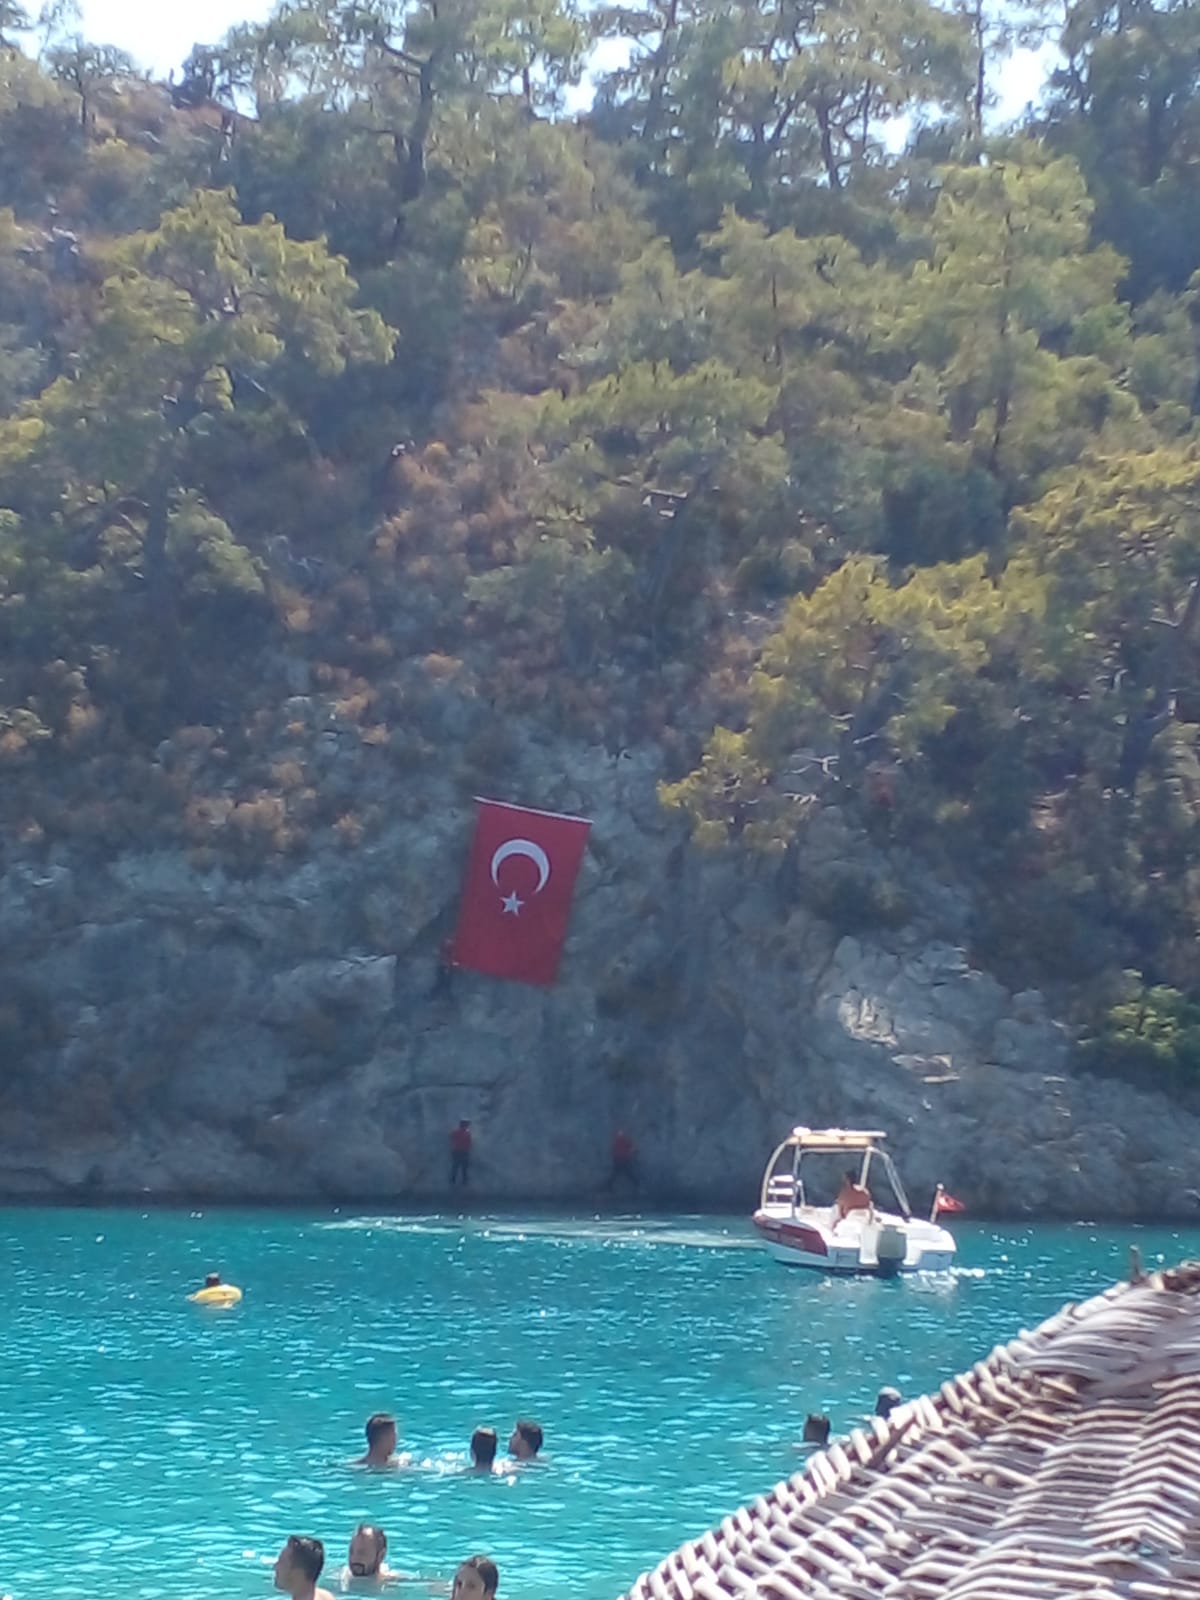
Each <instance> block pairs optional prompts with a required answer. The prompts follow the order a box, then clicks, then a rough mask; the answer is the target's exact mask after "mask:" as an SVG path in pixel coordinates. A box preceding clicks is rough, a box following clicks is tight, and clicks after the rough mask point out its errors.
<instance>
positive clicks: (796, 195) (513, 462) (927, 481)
mask: <svg viewBox="0 0 1200 1600" xmlns="http://www.w3.org/2000/svg"><path fill="white" fill-rule="evenodd" d="M69 11H70V7H69V6H59V7H51V8H49V9H48V10H47V12H46V13H45V26H44V27H43V29H42V31H43V33H44V34H45V39H44V49H43V58H42V65H41V66H39V65H37V64H35V63H34V62H33V61H32V60H30V59H28V58H27V57H26V56H25V55H24V54H22V53H21V52H20V51H19V50H17V49H15V48H13V47H12V45H11V42H8V41H9V34H8V33H6V32H5V30H9V31H10V32H11V31H13V30H14V29H15V27H16V26H17V25H18V24H19V22H20V16H19V8H18V7H15V6H11V5H10V6H8V7H7V8H6V7H5V6H4V5H3V4H2V3H0V646H2V648H3V681H2V683H0V759H2V760H3V763H4V770H5V778H6V783H5V784H4V785H2V786H0V816H2V817H3V820H4V824H5V828H6V834H5V837H6V839H9V840H11V841H12V842H13V843H12V847H13V848H14V849H28V850H37V849H41V848H44V847H46V845H47V843H50V844H52V843H53V842H54V841H55V840H57V839H59V838H64V837H65V838H69V839H70V840H71V842H72V847H73V848H77V849H86V850H88V851H91V852H95V854H96V855H97V857H98V858H99V857H102V856H103V854H104V853H105V852H106V851H109V852H111V850H113V849H116V848H120V847H121V846H122V845H123V844H124V843H125V842H127V841H129V840H131V839H140V838H147V837H155V836H158V835H164V836H166V837H169V838H171V839H173V840H175V841H176V842H181V843H183V844H184V845H186V846H187V847H188V848H190V849H192V850H194V851H195V852H197V860H198V861H201V860H203V861H204V862H209V863H211V862H214V861H216V860H217V859H221V860H224V861H225V862H226V863H229V862H232V863H233V864H234V865H235V866H236V868H237V869H238V870H245V871H250V870H253V871H259V870H267V869H268V868H269V867H270V864H271V863H272V862H273V861H275V860H276V858H278V857H282V856H283V855H285V854H287V853H289V852H295V851H298V850H300V849H302V848H304V847H305V846H306V845H307V843H308V842H309V841H310V840H311V839H312V838H314V837H316V836H317V835H319V836H320V837H322V838H325V839H326V840H327V841H328V842H329V843H330V844H331V846H332V845H336V846H337V847H338V848H346V849H353V848H356V847H357V846H358V844H359V842H360V841H362V840H364V839H365V838H367V837H369V835H370V832H371V830H372V828H373V827H374V826H375V825H376V823H375V820H374V818H375V817H376V815H377V811H378V808H377V806H375V805H373V804H372V803H371V802H369V801H368V800H366V799H364V798H363V795H364V793H365V794H369V793H370V791H371V781H372V774H373V773H377V772H378V770H380V766H379V764H382V770H383V771H384V772H385V774H386V780H387V784H388V790H389V794H390V795H391V796H392V797H393V799H394V803H395V804H397V805H400V806H404V805H406V804H409V803H415V802H413V801H412V792H411V791H409V790H408V789H407V788H406V785H405V783H404V781H403V779H404V775H405V774H406V773H407V772H409V771H411V770H412V769H413V768H414V767H417V766H421V767H422V768H425V767H429V766H431V765H432V764H433V763H434V762H437V763H438V764H439V766H440V767H444V768H445V771H446V781H447V782H448V783H458V784H459V785H460V786H464V785H465V786H469V785H470V784H472V783H476V782H480V781H483V780H482V779H480V778H479V774H480V773H481V772H482V773H484V774H485V776H486V773H487V772H488V771H493V770H494V771H496V772H497V773H501V772H502V773H503V774H504V775H505V777H506V779H507V777H508V776H510V775H511V772H512V771H514V770H515V765H514V763H517V764H519V757H520V754H521V752H522V750H524V749H525V747H526V741H527V740H530V739H534V740H536V739H541V738H547V739H548V738H551V737H564V736H565V737H569V738H571V739H574V740H576V741H579V742H582V743H586V744H589V745H593V746H601V747H603V748H605V749H607V750H609V751H610V752H612V753H618V752H620V751H621V749H622V748H623V747H625V746H630V745H633V744H637V743H648V742H653V743H654V744H655V745H656V746H657V747H658V748H659V749H660V751H661V754H662V760H663V762H664V768H665V772H666V773H667V775H668V780H669V781H667V782H666V783H665V784H664V787H663V791H662V793H663V799H664V801H665V803H666V804H668V805H670V806H672V807H674V808H676V809H677V810H678V812H679V813H680V815H681V816H682V817H683V818H685V819H686V821H687V824H688V825H689V827H690V829H691V834H692V838H693V840H694V841H695V843H696V845H697V846H699V847H701V848H711V849H723V848H726V847H728V846H729V845H730V843H731V842H734V841H739V840H740V841H741V842H742V843H743V844H745V845H749V846H753V847H754V848H755V849H757V850H760V851H763V852H766V853H768V855H770V856H772V857H775V858H778V863H777V867H776V865H773V864H769V863H768V864H765V865H762V866H761V867H760V869H759V870H762V871H763V872H764V873H765V874H767V875H774V874H775V873H776V871H778V874H779V877H780V881H781V882H782V881H783V880H784V879H787V878H788V875H789V874H791V873H793V870H794V872H795V873H798V874H799V879H804V877H805V869H804V867H803V864H802V862H803V857H804V850H803V848H802V846H800V844H799V841H800V837H801V835H802V834H803V832H804V830H805V829H806V828H807V827H808V826H809V824H810V823H813V822H815V821H817V820H818V819H821V820H822V821H824V822H827V823H829V824H830V826H832V827H835V829H837V830H841V831H842V834H843V836H844V837H845V838H846V839H847V840H850V841H853V840H855V839H856V838H857V839H869V840H870V841H871V849H870V850H869V851H864V852H863V855H862V858H861V860H860V859H858V858H856V857H854V856H853V855H850V856H848V858H847V863H844V865H843V867H842V868H839V869H838V870H837V871H833V872H828V873H826V874H824V875H823V876H822V875H821V874H815V875H813V881H811V882H810V881H807V880H805V881H804V882H803V885H802V887H803V891H804V893H805V894H806V895H807V896H808V898H809V900H810V902H811V903H813V904H815V905H819V906H820V907H821V909H822V910H823V913H824V914H825V915H826V916H827V917H828V918H829V919H830V921H831V922H832V923H833V924H835V925H836V926H837V927H839V928H842V929H846V930H849V929H858V928H865V927H871V926H877V925H880V924H885V925H890V926H895V925H899V924H900V923H902V922H903V921H904V920H905V919H906V918H907V917H908V916H909V915H910V914H911V913H912V911H913V909H914V908H912V907H910V905H909V904H908V901H907V898H906V895H905V893H904V892H903V891H902V890H901V888H900V887H899V886H898V885H899V883H900V881H901V879H902V878H903V881H905V882H907V881H908V880H907V875H905V874H900V873H899V872H898V871H897V870H896V869H895V865H894V864H895V862H896V861H897V860H898V859H899V858H898V856H897V854H896V852H897V850H898V849H899V848H901V847H903V848H904V849H907V850H910V851H913V852H916V853H918V854H920V855H922V856H923V857H925V858H927V859H931V860H936V861H937V862H938V863H939V865H941V866H943V867H947V868H949V869H951V870H952V871H953V873H954V874H955V875H957V876H958V877H960V878H961V877H967V878H968V879H970V880H971V881H972V882H973V883H974V884H975V886H976V889H977V891H978V893H977V903H978V905H979V907H980V911H979V915H978V917H977V925H976V927H975V929H974V937H975V939H976V941H977V943H978V946H979V948H980V950H981V951H983V952H984V954H985V955H986V957H987V959H988V960H989V961H990V962H992V963H994V964H996V965H997V967H998V969H999V970H1001V971H1003V972H1004V973H1005V974H1006V975H1008V976H1010V977H1011V978H1012V980H1013V981H1014V982H1015V981H1017V980H1018V978H1019V979H1020V981H1023V982H1028V981H1031V980H1032V981H1038V980H1039V979H1040V978H1041V977H1042V976H1043V975H1050V976H1052V977H1054V978H1056V979H1058V980H1060V981H1062V982H1064V983H1070V984H1076V983H1078V984H1084V983H1087V982H1089V981H1092V980H1094V979H1095V978H1096V977H1097V976H1098V975H1099V974H1100V973H1101V972H1102V970H1104V969H1107V968H1111V967H1112V966H1113V965H1114V964H1121V965H1129V964H1133V965H1136V966H1138V967H1139V968H1140V969H1141V970H1144V971H1147V972H1153V973H1154V974H1155V977H1156V979H1157V980H1158V981H1160V982H1161V983H1163V984H1170V985H1174V986H1175V988H1177V989H1178V990H1179V991H1180V992H1181V993H1184V992H1188V993H1190V991H1191V989H1192V988H1193V987H1194V971H1193V968H1194V958H1195V948H1196V937H1197V932H1198V930H1200V753H1198V748H1197V728H1198V727H1200V524H1198V522H1197V510H1196V508H1197V505H1200V468H1198V466H1197V459H1198V458H1197V454H1196V452H1197V416H1200V341H1198V340H1197V337H1196V327H1197V319H1198V313H1197V307H1198V305H1200V275H1197V268H1198V264H1200V244H1198V234H1197V222H1196V219H1197V217H1200V197H1198V195H1197V188H1196V185H1197V177H1196V173H1197V167H1196V162H1195V160H1194V155H1195V150H1196V133H1197V128H1198V126H1200V124H1198V121H1197V117H1198V109H1197V108H1198V100H1197V96H1198V93H1200V89H1198V86H1197V83H1196V80H1195V73H1194V54H1195V52H1194V43H1195V21H1194V14H1193V10H1191V9H1189V7H1188V5H1187V4H1185V3H1183V0H1130V3H1128V4H1124V5H1122V6H1120V7H1113V6H1112V5H1110V4H1109V3H1108V0H1074V3H1073V4H1071V5H1070V6H1069V7H1068V8H1067V11H1066V13H1065V15H1064V16H1063V17H1062V18H1061V19H1060V21H1059V22H1056V23H1053V25H1052V20H1051V17H1050V13H1049V12H1048V10H1047V8H1046V7H1045V6H1044V5H1043V4H1042V3H1041V0H1029V3H1028V4H1024V3H1022V4H1020V5H1016V6H1008V7H1005V8H1003V9H998V8H997V7H996V6H994V5H993V4H992V3H991V0H987V3H985V0H955V3H954V4H952V5H949V6H937V5H934V4H932V3H930V0H882V3H879V4H872V5H869V6H868V5H866V4H865V0H864V3H860V0H842V3H839V4H838V5H833V4H830V3H826V0H808V3H806V4H804V5H798V4H796V3H795V0H746V3H745V4H739V5H738V6H734V7H730V6H729V5H727V4H716V3H714V0H645V3H641V0H639V3H638V4H636V5H633V6H623V5H621V6H611V7H605V6H600V7H591V8H582V7H580V6H579V5H578V4H577V3H575V0H438V4H436V5H433V4H430V3H427V0H413V3H404V4H400V3H399V0H396V3H393V0H354V3H349V0H345V3H343V0H285V3H282V4H280V5H278V6H277V7H276V9H275V11H274V12H273V13H272V14H271V15H270V16H268V17H266V18H265V19H264V20H262V21H261V22H256V23H246V24H242V25H239V26H238V27H235V28H234V29H232V30H231V31H230V33H228V34H227V35H226V37H225V38H224V39H222V40H219V41H217V42H216V43H210V44H206V45H204V46H198V47H197V48H196V49H195V50H194V51H193V53H192V56H191V57H190V59H189V61H188V64H187V68H186V71H185V73H184V76H183V80H182V82H180V83H177V84H172V85H169V86H168V85H161V84H154V83H152V82H149V81H147V80H146V79H144V78H142V77H141V76H140V75H139V74H138V73H137V71H136V70H135V69H134V67H133V65H132V64H131V63H130V62H129V61H128V60H126V59H125V58H123V57H121V56H120V54H119V53H117V52H113V51H111V50H108V49H105V48H103V47H100V46H97V45H95V44H93V43H92V42H91V41H88V40H86V39H84V38H76V37H75V36H74V26H75V25H74V23H73V22H71V21H70V17H69V15H68V13H69ZM47 30H48V31H47ZM1056 30H1057V31H1056ZM1043 31H1044V33H1045V37H1046V38H1047V40H1048V42H1049V43H1051V44H1058V45H1060V47H1061V50H1062V57H1063V62H1064V65H1063V67H1062V69H1061V71H1060V72H1059V73H1058V74H1056V77H1055V80H1054V83H1053V85H1052V92H1051V95H1050V97H1049V101H1048V103H1047V106H1046V108H1045V111H1044V114H1043V115H1042V116H1041V118H1040V122H1039V121H1036V120H1033V119H1028V120H1027V124H1026V125H1025V126H1024V127H1022V128H1019V129H1014V130H1009V131H1008V132H1006V133H1004V134H1003V135H997V133H996V132H995V130H994V129H993V128H992V127H990V126H989V98H990V95H991V93H992V89H993V86H994V84H995V81H996V72H997V68H998V64H999V63H1000V62H1001V61H1002V60H1003V58H1004V56H1005V55H1006V54H1007V52H1008V51H1009V50H1011V49H1012V48H1013V47H1014V46H1015V45H1016V44H1018V43H1024V44H1029V43H1033V42H1036V41H1037V40H1038V39H1039V38H1040V37H1041V36H1042V34H1043ZM622 39H623V40H631V41H632V51H631V53H629V54H628V55H626V54H625V53H623V52H622V51H621V50H619V49H615V48H614V45H615V43H616V41H618V40H622ZM593 49H597V50H598V51H599V55H598V56H595V57H591V59H598V60H607V61H617V62H619V63H622V64H620V65H618V66H616V67H615V68H614V69H613V70H612V71H610V72H608V73H606V74H605V75H604V76H603V77H602V79H601V81H600V88H599V94H598V96H597V99H596V103H595V105H594V106H593V107H592V108H591V109H590V110H588V111H587V112H585V113H581V114H574V113H568V111H567V109H566V107H567V104H568V100H569V97H570V96H571V95H572V93H577V92H578V89H579V86H580V84H581V81H582V73H583V67H584V63H585V61H586V60H588V59H589V56H590V52H591V51H593ZM251 112H252V113H253V114H252V115H251V114H249V113H251ZM906 130H908V132H907V133H906ZM492 730H500V733H499V734H497V733H494V732H493V731H492ZM497 740H499V742H497ZM334 743H336V744H337V745H338V750H339V752H341V753H340V754H339V755H338V759H337V761H333V760H332V757H330V758H329V762H330V764H329V766H328V767H327V766H326V764H325V763H326V757H327V755H328V753H329V751H330V750H331V748H332V745H333V744H334ZM351 750H352V751H353V752H355V754H354V756H353V758H351V757H350V756H348V755H345V752H346V751H351ZM161 752H166V753H165V754H163V753H161ZM343 761H344V762H345V763H346V766H345V768H344V770H343V772H342V773H341V774H340V775H337V776H336V777H335V776H334V774H335V773H337V772H338V769H340V768H342V767H343ZM350 770H352V771H353V774H354V776H353V778H350V777H346V776H345V775H344V772H345V771H350ZM360 779H361V780H362V782H361V783H360V781H359V780H360ZM360 790H362V792H361V793H360V792H359V791H360ZM830 812H834V813H836V821H835V820H834V819H833V818H830V817H829V815H828V813H830ZM839 859H840V858H839ZM868 861H869V862H870V863H871V865H870V868H869V870H868V867H867V865H866V863H867V862H868ZM889 862H890V863H892V865H890V866H889V865H888V863H889ZM799 879H798V880H797V882H799ZM1156 1004H1157V1002H1156Z"/></svg>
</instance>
